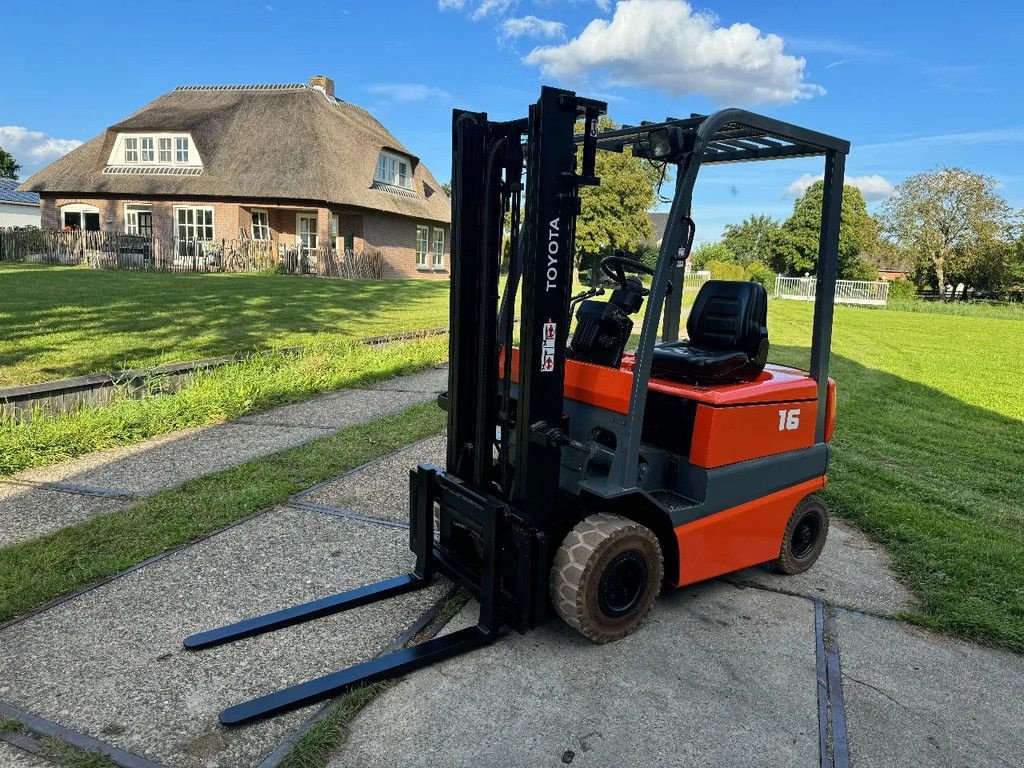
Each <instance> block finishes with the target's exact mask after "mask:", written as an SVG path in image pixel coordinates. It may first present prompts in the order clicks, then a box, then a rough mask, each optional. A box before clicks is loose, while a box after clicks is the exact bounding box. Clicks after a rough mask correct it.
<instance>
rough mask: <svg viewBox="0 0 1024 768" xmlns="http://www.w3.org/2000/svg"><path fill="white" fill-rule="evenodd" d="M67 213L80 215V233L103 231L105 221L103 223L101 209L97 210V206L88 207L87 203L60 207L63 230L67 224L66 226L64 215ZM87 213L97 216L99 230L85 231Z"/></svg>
mask: <svg viewBox="0 0 1024 768" xmlns="http://www.w3.org/2000/svg"><path fill="white" fill-rule="evenodd" d="M66 213H77V214H78V221H79V222H80V229H79V231H80V232H81V231H87V232H98V231H101V230H102V229H103V221H102V219H100V209H99V208H97V207H96V206H95V205H88V204H87V203H69V204H68V205H62V206H61V207H60V226H61V229H63V228H64V226H65V224H64V214H66ZM87 213H89V214H96V221H97V223H98V225H99V228H98V229H90V230H86V229H85V214H87Z"/></svg>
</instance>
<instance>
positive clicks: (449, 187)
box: [441, 181, 452, 197]
mask: <svg viewBox="0 0 1024 768" xmlns="http://www.w3.org/2000/svg"><path fill="white" fill-rule="evenodd" d="M441 189H443V190H444V193H445V194H446V195H448V197H451V196H452V183H451V182H450V181H446V182H444V183H443V184H442V185H441Z"/></svg>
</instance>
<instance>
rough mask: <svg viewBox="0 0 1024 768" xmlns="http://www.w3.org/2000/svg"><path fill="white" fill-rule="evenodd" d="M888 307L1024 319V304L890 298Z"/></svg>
mask: <svg viewBox="0 0 1024 768" xmlns="http://www.w3.org/2000/svg"><path fill="white" fill-rule="evenodd" d="M885 308H886V309H891V310H893V311H896V312H926V313H929V314H934V315H957V316H960V317H987V318H991V319H993V320H1024V304H987V303H984V302H966V301H949V302H946V301H921V300H920V299H890V300H889V303H888V305H887V306H886V307H885Z"/></svg>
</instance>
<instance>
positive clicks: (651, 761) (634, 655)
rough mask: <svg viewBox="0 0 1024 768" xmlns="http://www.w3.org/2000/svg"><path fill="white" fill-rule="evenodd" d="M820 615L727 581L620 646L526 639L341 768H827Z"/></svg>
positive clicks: (439, 682)
mask: <svg viewBox="0 0 1024 768" xmlns="http://www.w3.org/2000/svg"><path fill="white" fill-rule="evenodd" d="M472 610H473V609H471V608H468V607H467V614H466V616H463V617H461V618H462V620H464V621H471V620H472V613H471V611H472ZM813 614H814V612H813V606H812V604H811V602H810V601H809V600H805V599H803V598H795V597H790V596H787V595H780V594H777V593H773V592H767V591H764V590H757V589H746V588H741V587H737V586H734V585H731V584H725V583H722V582H717V583H710V584H703V585H700V586H698V587H694V588H691V589H686V590H682V591H678V592H672V593H667V594H665V595H663V596H662V598H661V599H660V600H659V602H658V604H657V605H656V606H655V610H654V612H653V613H652V615H651V617H650V618H649V619H648V621H647V622H646V624H645V625H644V626H643V627H642V628H641V629H640V631H639V632H637V633H636V634H634V635H632V636H630V637H628V638H625V639H624V640H621V641H619V642H617V643H613V644H611V645H603V646H598V645H593V644H591V643H590V642H589V641H587V640H585V639H584V638H583V637H582V636H580V635H579V634H577V633H576V632H574V631H573V630H571V629H570V628H569V627H567V626H566V625H565V624H563V623H561V622H559V621H551V622H549V623H548V624H547V625H545V626H544V627H542V628H540V629H538V630H535V631H533V632H531V633H529V634H527V635H517V634H514V633H510V634H509V635H508V636H506V637H503V638H502V639H501V640H499V641H498V642H497V643H495V644H494V645H492V646H489V647H487V648H484V649H482V650H479V651H476V652H474V653H471V654H469V655H466V656H462V657H459V658H457V659H453V660H451V661H449V662H445V663H444V664H440V665H437V666H434V667H429V668H427V669H424V670H421V671H419V672H416V673H414V674H412V675H410V676H409V677H407V678H406V679H405V680H404V681H403V682H402V683H401V684H400V685H398V686H396V687H395V688H393V689H391V690H390V691H388V692H387V693H385V694H384V695H382V696H381V697H380V698H378V699H376V700H375V701H374V702H372V703H371V704H370V705H368V706H367V707H366V709H364V710H363V712H362V713H361V714H360V715H359V716H358V717H357V718H356V720H355V721H354V722H353V725H352V728H351V732H350V733H351V735H350V738H349V740H348V742H347V744H345V745H344V747H343V748H342V749H341V750H340V752H339V753H338V754H337V755H336V756H335V758H334V759H333V761H332V762H331V764H330V765H331V768H343V767H344V768H357V767H362V766H377V767H379V768H388V767H390V766H395V767H397V766H402V767H403V768H413V766H438V765H474V766H502V767H503V768H504V767H512V766H545V765H546V766H556V765H562V764H564V763H565V762H568V761H569V760H570V759H571V761H572V762H571V764H572V765H573V766H574V768H576V767H577V766H580V767H581V768H591V767H592V766H621V765H645V766H647V765H650V766H655V765H666V766H667V765H714V766H736V765H758V766H809V765H817V764H818V722H817V684H816V672H815V656H814V653H815V651H814V615H813ZM570 752H571V753H572V754H571V755H570V754H569V753H570Z"/></svg>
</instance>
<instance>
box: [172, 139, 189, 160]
mask: <svg viewBox="0 0 1024 768" xmlns="http://www.w3.org/2000/svg"><path fill="white" fill-rule="evenodd" d="M188 144H189V142H188V136H175V137H174V162H175V163H180V164H182V165H185V164H187V163H188Z"/></svg>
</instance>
